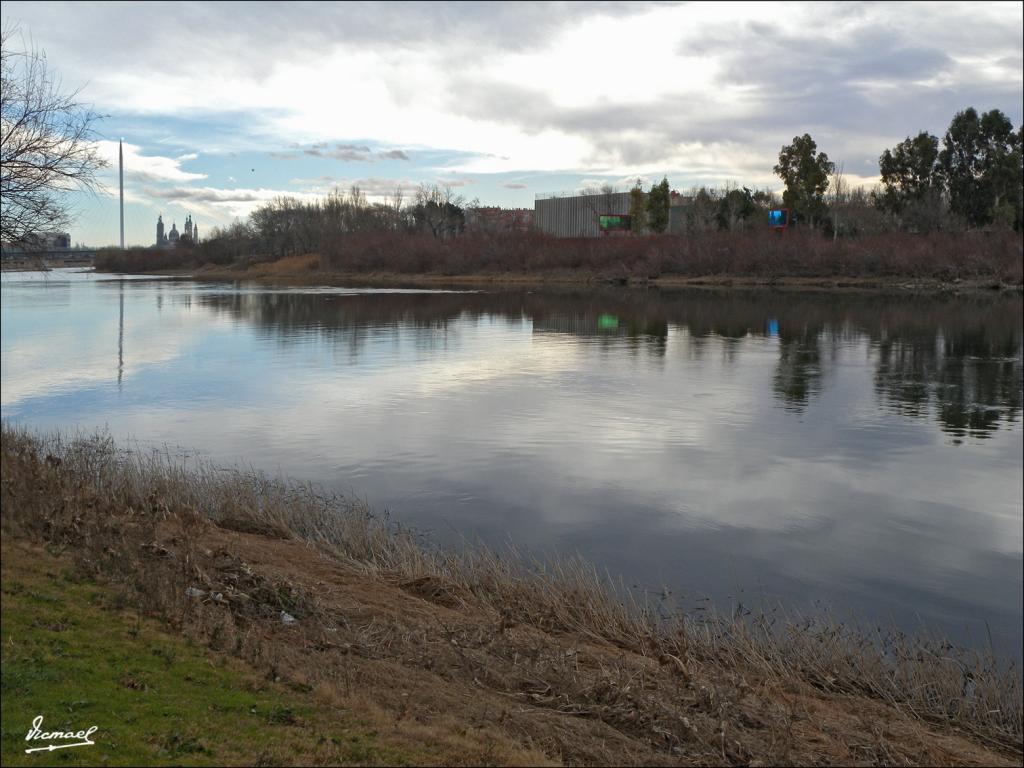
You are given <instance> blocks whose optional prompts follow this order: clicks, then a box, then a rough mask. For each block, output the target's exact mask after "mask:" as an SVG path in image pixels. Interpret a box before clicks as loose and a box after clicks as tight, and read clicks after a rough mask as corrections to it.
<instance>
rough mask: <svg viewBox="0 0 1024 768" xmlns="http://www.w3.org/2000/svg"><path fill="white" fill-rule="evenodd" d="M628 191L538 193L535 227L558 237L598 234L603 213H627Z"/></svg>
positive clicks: (610, 214) (606, 214)
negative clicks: (599, 220) (599, 221)
mask: <svg viewBox="0 0 1024 768" xmlns="http://www.w3.org/2000/svg"><path fill="white" fill-rule="evenodd" d="M628 215H629V192H611V191H604V192H596V191H595V192H593V193H589V194H588V193H584V194H554V195H537V198H536V199H535V200H534V203H533V226H534V227H535V228H536V229H538V230H540V231H541V232H546V233H547V234H549V235H555V236H556V237H597V236H598V235H600V234H601V228H600V226H599V223H598V218H599V217H600V216H628Z"/></svg>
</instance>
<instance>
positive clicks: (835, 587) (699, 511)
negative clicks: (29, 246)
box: [2, 272, 1024, 658]
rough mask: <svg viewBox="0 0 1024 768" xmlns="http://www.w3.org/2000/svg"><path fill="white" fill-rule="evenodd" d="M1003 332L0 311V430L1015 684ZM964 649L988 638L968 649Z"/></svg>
mask: <svg viewBox="0 0 1024 768" xmlns="http://www.w3.org/2000/svg"><path fill="white" fill-rule="evenodd" d="M1021 313H1022V302H1021V299H1020V297H1019V296H1017V297H1000V296H992V297H976V298H937V297H936V298H914V297H910V296H891V297H884V296H866V295H841V294H827V293H821V294H817V293H785V292H774V293H773V292H746V291H734V292H711V291H672V292H670V291H657V290H626V289H621V290H607V291H601V290H596V291H593V290H579V291H569V290H566V291H526V290H522V291H494V292H422V291H381V290H349V289H334V288H319V289H316V288H314V289H290V288H287V289H272V288H265V287H257V286H245V285H242V286H232V285H225V284H209V283H200V282H189V281H184V282H181V281H168V280H153V279H117V278H112V277H111V276H100V275H93V274H88V273H85V274H82V273H71V272H54V273H50V274H49V275H47V276H46V277H45V278H44V277H43V276H40V275H38V274H28V275H25V274H22V275H18V274H10V273H7V274H5V275H4V276H3V283H2V415H3V418H5V419H9V420H11V421H13V422H23V423H26V424H29V425H31V426H32V427H37V428H50V427H60V428H62V429H70V428H74V427H78V428H82V429H87V430H92V429H94V428H97V427H99V428H107V429H109V431H110V432H111V433H112V434H113V435H114V436H115V437H117V438H132V439H133V440H137V441H138V442H139V443H140V444H142V445H144V446H163V445H165V444H167V445H169V446H172V447H173V446H184V447H188V448H194V449H196V450H197V451H199V453H200V454H201V455H203V456H206V457H209V458H211V459H213V460H215V461H217V462H219V463H228V464H236V463H242V464H246V465H253V466H256V467H258V468H261V469H264V470H267V471H268V472H270V473H278V472H280V473H284V474H287V475H292V476H294V477H297V478H301V479H310V480H315V481H317V482H319V483H321V484H323V485H326V486H328V487H332V488H336V489H338V490H342V491H346V492H352V493H355V494H357V495H358V496H360V497H363V498H365V499H367V500H368V501H369V502H370V504H371V505H373V506H374V507H375V508H376V509H378V510H385V509H386V510H388V511H389V512H390V514H391V516H392V518H393V519H396V520H399V521H402V522H404V523H409V524H411V525H413V526H415V527H417V528H419V529H423V530H429V531H431V532H432V535H433V536H434V537H435V538H436V539H438V540H440V541H442V542H455V541H459V540H460V539H461V538H462V537H466V538H469V539H475V538H482V539H483V540H485V541H487V542H490V543H494V544H498V545H500V544H502V543H503V542H506V541H511V542H514V543H515V544H516V545H519V546H522V547H525V548H528V549H531V550H534V551H536V552H538V553H541V554H543V553H549V552H552V551H558V552H563V553H564V552H574V551H579V552H581V553H582V554H584V555H585V556H586V557H588V558H589V559H591V560H593V561H595V562H596V563H598V564H599V565H600V566H601V567H602V568H606V569H607V570H608V571H609V572H611V573H612V574H622V575H623V577H624V578H625V579H626V580H627V583H629V584H636V585H639V586H641V587H650V588H653V589H658V588H660V587H661V586H662V585H668V586H669V587H672V588H673V592H674V594H675V595H676V596H677V597H678V598H679V599H681V600H682V601H683V604H684V605H686V606H687V607H690V608H692V607H694V606H697V605H701V604H703V603H702V602H701V598H704V597H710V598H711V599H712V600H713V601H714V602H715V603H717V604H718V606H719V607H720V608H721V609H722V610H724V611H725V612H728V611H729V610H732V609H733V607H734V606H735V605H736V603H737V602H741V603H742V604H744V605H758V604H759V603H761V602H762V601H767V602H768V603H769V604H772V603H777V602H782V603H783V604H785V605H787V606H791V607H796V608H799V609H801V610H804V609H807V608H810V609H812V610H825V609H828V610H832V611H835V612H837V613H839V614H840V615H841V616H843V617H845V616H847V615H848V614H850V613H852V614H854V615H856V616H858V617H860V618H862V619H865V620H870V621H875V620H883V621H895V622H897V623H898V624H900V625H903V626H906V627H913V626H915V625H917V624H918V623H919V622H924V623H926V624H927V625H928V626H931V627H935V628H938V629H940V630H942V631H943V632H946V633H948V634H950V635H952V636H953V637H954V638H956V639H958V640H960V641H966V642H968V643H972V644H975V645H987V643H988V631H989V628H990V629H991V633H992V639H993V642H994V643H995V645H996V647H997V650H998V651H999V652H1000V653H1003V654H1008V655H1011V656H1016V657H1018V658H1019V657H1020V653H1021V651H1020V643H1021V635H1022V618H1021V617H1022V608H1021V603H1022V589H1024V587H1022V583H1024V575H1022V562H1024V561H1022V550H1024V545H1022V539H1024V532H1022V494H1024V469H1022V465H1024V438H1022V429H1021V406H1022V389H1024V384H1022V315H1021ZM986 624H987V627H986Z"/></svg>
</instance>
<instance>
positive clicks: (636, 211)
mask: <svg viewBox="0 0 1024 768" xmlns="http://www.w3.org/2000/svg"><path fill="white" fill-rule="evenodd" d="M629 216H630V227H631V229H632V232H633V234H634V235H642V234H644V233H645V232H646V231H647V195H645V194H644V190H643V187H642V186H640V179H637V180H636V186H634V187H633V188H632V189H631V190H629Z"/></svg>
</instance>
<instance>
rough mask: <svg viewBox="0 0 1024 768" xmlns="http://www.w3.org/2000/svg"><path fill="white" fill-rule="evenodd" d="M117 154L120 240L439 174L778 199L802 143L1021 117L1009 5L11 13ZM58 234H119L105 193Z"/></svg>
mask: <svg viewBox="0 0 1024 768" xmlns="http://www.w3.org/2000/svg"><path fill="white" fill-rule="evenodd" d="M3 19H4V24H5V25H6V24H9V23H11V22H20V24H21V30H22V33H23V35H24V37H25V39H26V41H28V42H31V43H33V44H34V45H35V46H36V47H38V48H41V49H43V50H44V51H45V52H46V55H47V57H48V61H49V64H50V66H51V67H52V68H53V69H54V70H55V71H57V72H58V73H59V74H60V75H61V77H62V79H63V83H64V85H65V86H66V87H68V88H77V87H81V89H82V90H81V95H82V98H83V99H84V100H87V101H89V102H91V103H93V104H94V105H95V107H96V109H97V110H99V111H100V112H102V113H104V114H105V115H107V117H106V118H105V119H104V120H103V121H102V123H101V128H100V130H101V131H102V134H103V135H104V137H105V138H106V139H107V141H105V142H104V143H103V148H104V151H105V152H106V153H107V154H108V156H109V157H110V158H111V159H112V160H114V161H115V167H114V169H113V172H112V173H111V174H109V175H107V176H106V178H107V180H108V184H109V188H110V191H111V192H112V193H113V195H114V196H116V192H117V189H116V154H117V139H118V137H122V136H123V137H124V140H125V146H126V166H125V167H126V172H125V187H126V190H125V198H126V203H127V204H126V239H127V240H128V242H130V243H139V244H151V243H152V242H153V241H154V240H155V223H156V216H157V214H158V213H160V212H162V213H163V214H164V218H165V221H166V222H167V225H168V227H169V226H170V224H171V222H172V221H174V222H177V224H178V228H179V229H181V226H182V223H183V220H184V217H185V214H186V212H190V213H192V215H193V218H194V219H195V220H196V221H197V223H198V224H199V226H200V233H201V234H205V233H207V232H209V230H210V229H211V228H212V227H213V226H214V225H218V224H223V223H227V222H230V221H231V220H232V219H234V218H235V217H238V216H245V215H246V214H247V213H248V212H249V211H251V210H252V208H253V207H254V206H255V205H258V204H259V202H260V201H263V200H266V199H269V198H272V197H274V196H276V195H295V196H311V195H321V194H324V193H325V192H327V191H328V190H329V189H331V188H332V187H333V186H335V185H339V186H341V187H342V188H348V187H349V186H350V185H352V184H358V185H359V186H360V187H362V188H363V189H364V190H365V191H367V192H368V193H370V194H371V195H374V194H383V193H384V192H387V191H390V190H393V189H394V188H395V187H399V186H401V187H404V188H406V189H407V190H409V189H411V188H412V187H414V186H415V185H416V184H418V183H421V182H427V183H434V182H442V183H450V184H452V185H454V186H456V187H457V191H458V192H459V193H460V194H462V195H463V196H465V198H466V199H467V200H469V199H473V198H479V200H480V201H481V202H482V203H484V204H497V205H505V206H527V207H532V206H533V199H534V195H535V194H536V193H540V192H551V191H558V190H567V189H573V188H578V187H580V186H584V185H591V184H600V183H604V182H611V183H615V184H622V185H626V184H629V183H630V182H631V180H635V179H636V178H637V177H641V178H643V179H644V180H645V181H646V182H647V183H648V184H649V183H650V182H651V181H657V180H660V179H661V177H662V176H663V175H665V176H667V177H668V179H669V182H670V183H671V185H672V186H673V187H674V188H676V189H681V190H682V189H688V188H690V187H692V186H694V185H698V184H714V185H720V184H723V183H726V182H735V183H738V184H741V185H747V186H754V187H771V188H773V189H776V188H779V187H780V182H779V181H778V179H777V178H775V177H774V176H773V175H772V166H773V165H774V163H775V162H776V159H777V156H778V152H779V149H780V147H781V146H782V145H783V144H786V143H788V142H789V141H791V140H792V138H793V137H794V136H795V135H799V134H803V133H805V132H806V133H810V134H811V136H813V137H814V139H815V140H816V141H817V143H818V147H819V149H820V150H823V151H825V152H827V153H828V155H829V157H830V158H831V159H832V160H834V161H837V162H841V163H842V164H843V167H844V169H845V171H846V173H847V176H848V177H849V178H850V179H851V180H852V181H853V182H854V183H865V184H871V183H873V182H874V181H875V179H876V177H877V173H878V155H879V154H880V153H881V152H882V150H883V149H885V148H886V147H890V146H892V145H893V144H895V143H896V142H898V141H900V140H902V139H903V138H905V137H906V136H908V135H913V134H916V133H917V132H918V131H920V130H928V131H930V132H932V133H934V134H936V135H939V136H940V137H941V135H942V134H943V133H944V131H945V128H946V126H947V125H948V124H949V121H950V119H951V118H952V116H953V115H954V114H955V113H956V112H957V111H958V110H961V109H964V108H966V107H968V106H973V107H975V108H977V109H978V110H988V109H993V108H997V109H1000V110H1002V111H1003V112H1005V113H1006V114H1007V115H1008V116H1009V117H1010V119H1011V120H1012V121H1013V123H1014V125H1015V126H1016V125H1019V124H1020V123H1021V119H1022V111H1024V104H1022V102H1024V97H1022V91H1024V78H1022V70H1024V46H1022V42H1021V41H1022V34H1024V20H1022V5H1021V3H1019V2H1008V3H963V4H959V3H943V4H927V3H908V4H890V3H880V4H872V3H808V4H785V3H754V4H751V5H745V4H741V3H722V4H715V3H696V4H642V3H635V4H634V3H621V2H616V3H607V4H605V3H593V4H580V3H568V4H561V3H551V4H532V3H514V4H501V3H491V2H486V3H445V4H428V3H412V4H400V3H386V4H375V3H366V4H363V3H345V4H341V3H339V4H334V3H321V2H316V3H308V4H306V3H282V2H273V3H173V4H172V3H167V4H164V3H149V2H147V3H109V4H104V3H34V2H5V3H4V13H3ZM78 210H79V213H80V216H79V219H78V221H77V222H76V225H75V228H74V229H73V231H72V238H73V239H74V240H76V241H82V242H85V243H89V244H94V245H99V244H104V243H110V242H115V241H116V239H117V208H116V204H114V203H113V201H112V198H105V197H101V198H89V199H83V200H81V201H80V202H79V204H78Z"/></svg>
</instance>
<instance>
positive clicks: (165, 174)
mask: <svg viewBox="0 0 1024 768" xmlns="http://www.w3.org/2000/svg"><path fill="white" fill-rule="evenodd" d="M96 145H97V149H98V150H99V153H100V155H101V156H102V157H103V158H104V159H105V160H106V161H107V162H108V163H110V169H111V171H112V172H113V173H115V174H116V172H117V164H118V144H117V142H116V141H108V140H104V141H98V142H97V143H96ZM123 149H124V176H125V180H126V181H133V180H134V181H147V182H161V181H179V182H180V181H196V180H198V179H205V178H206V174H205V173H193V172H191V171H184V170H182V169H181V164H182V163H183V162H184V161H186V160H192V159H195V158H196V157H198V155H194V154H193V155H182V156H181V157H163V156H160V155H144V154H142V148H141V147H139V146H138V145H136V144H124V145H123ZM108 175H109V174H108Z"/></svg>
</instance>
